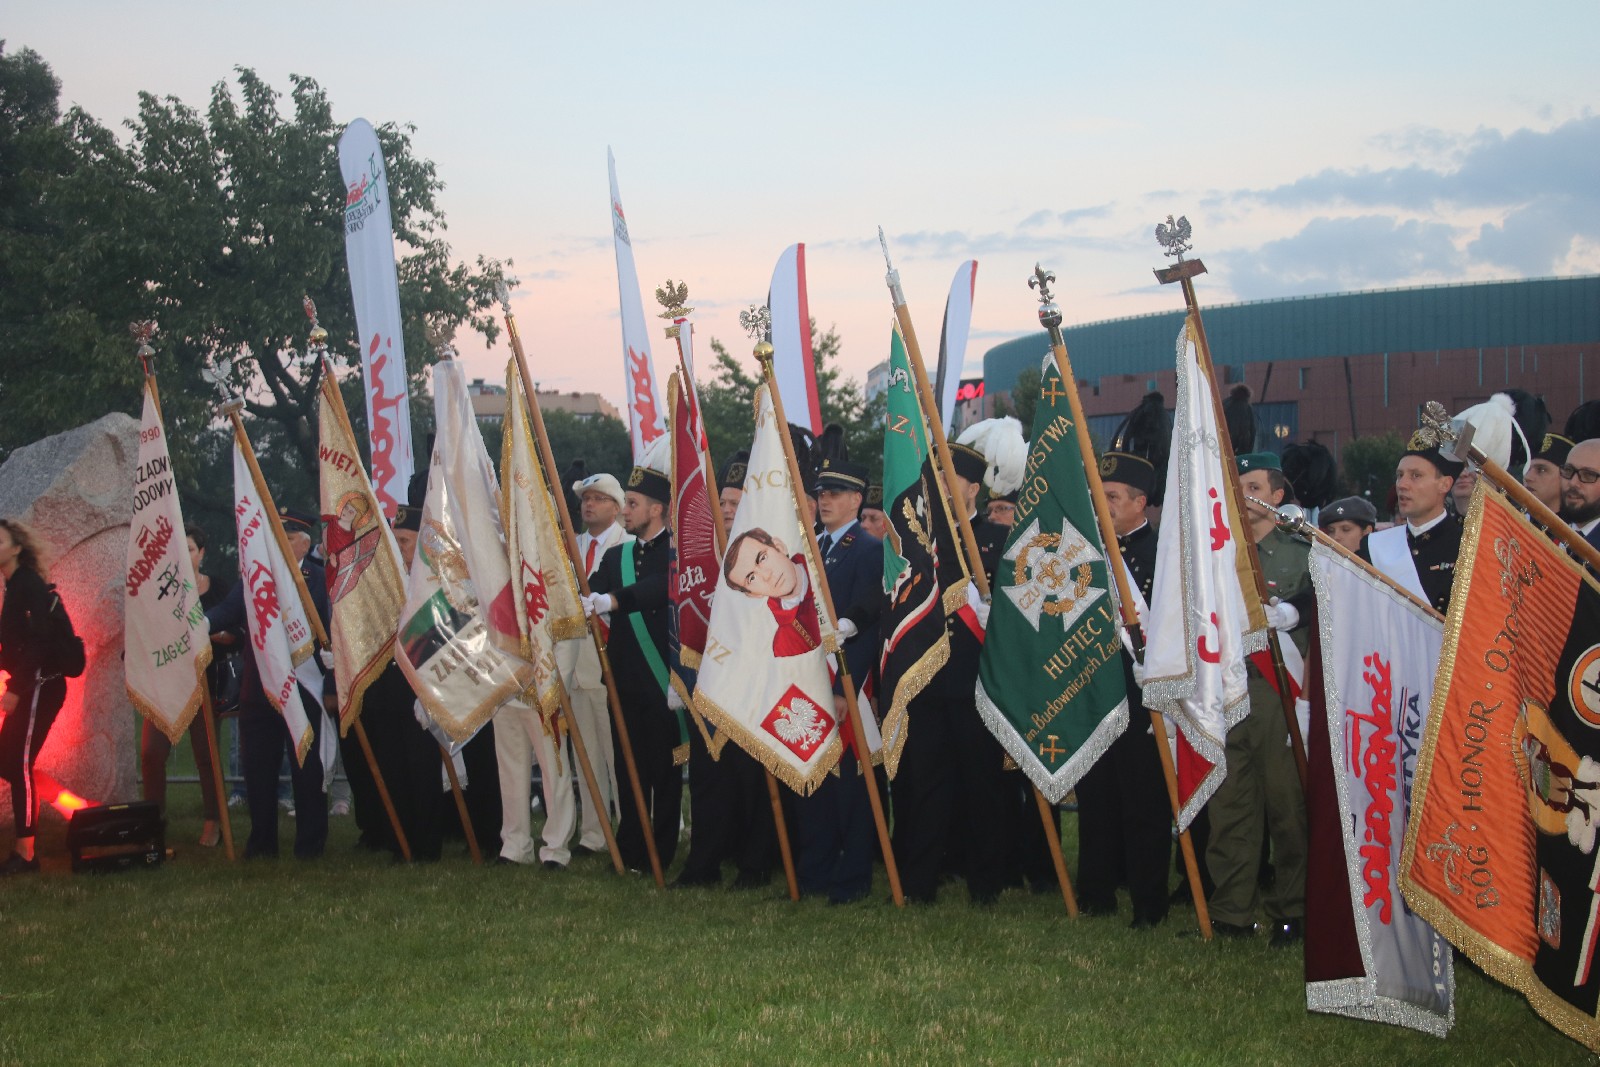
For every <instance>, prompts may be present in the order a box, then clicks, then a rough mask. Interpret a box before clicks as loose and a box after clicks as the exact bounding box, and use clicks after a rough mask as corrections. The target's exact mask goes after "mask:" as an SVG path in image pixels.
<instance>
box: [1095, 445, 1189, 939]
mask: <svg viewBox="0 0 1600 1067" xmlns="http://www.w3.org/2000/svg"><path fill="white" fill-rule="evenodd" d="M1100 480H1101V482H1102V483H1103V484H1104V486H1105V499H1106V504H1107V506H1108V508H1109V510H1110V512H1111V525H1112V528H1113V530H1115V532H1116V535H1117V547H1118V548H1119V549H1121V551H1122V559H1123V562H1124V563H1125V564H1126V565H1127V568H1128V575H1129V577H1130V578H1131V579H1132V580H1133V583H1134V585H1135V587H1136V588H1137V589H1138V593H1139V596H1140V597H1142V598H1143V599H1144V601H1145V603H1146V604H1149V603H1150V593H1151V587H1152V585H1153V584H1154V582H1155V572H1156V532H1155V528H1154V527H1152V526H1151V525H1150V523H1149V522H1148V521H1147V519H1146V517H1145V511H1146V508H1147V507H1148V505H1149V499H1150V493H1151V491H1152V490H1153V489H1154V487H1155V468H1154V467H1153V466H1151V464H1150V461H1149V460H1147V459H1144V458H1143V457H1142V456H1134V455H1130V454H1128V453H1125V452H1107V453H1106V454H1105V455H1104V456H1102V457H1101V459H1100ZM1151 608H1152V610H1159V609H1157V608H1156V607H1155V606H1154V605H1151ZM1124 665H1125V668H1126V670H1125V673H1126V675H1127V682H1128V727H1127V729H1125V730H1124V731H1123V732H1122V734H1121V736H1119V737H1118V738H1117V739H1116V740H1115V741H1113V742H1112V743H1111V747H1110V748H1109V749H1107V750H1106V752H1105V754H1104V755H1102V756H1101V757H1100V759H1099V760H1097V761H1096V762H1095V764H1094V766H1093V767H1091V768H1090V769H1089V771H1088V773H1086V774H1085V775H1084V776H1083V778H1082V779H1081V780H1080V781H1079V782H1078V789H1077V792H1078V903H1079V906H1080V907H1081V908H1082V910H1083V912H1084V914H1086V915H1112V914H1115V913H1116V910H1117V886H1118V884H1125V885H1127V887H1128V896H1129V897H1130V898H1131V899H1132V901H1133V928H1134V929H1136V930H1137V929H1142V928H1145V927H1151V926H1156V925H1158V924H1160V923H1161V922H1163V921H1164V920H1165V919H1166V917H1167V864H1168V863H1169V862H1170V859H1171V856H1172V805H1171V802H1170V801H1169V800H1168V798H1167V784H1166V781H1165V779H1164V778H1163V776H1162V773H1161V754H1160V753H1159V752H1157V751H1156V745H1157V744H1163V745H1164V744H1166V743H1167V739H1166V738H1165V737H1161V738H1157V737H1156V736H1155V734H1154V733H1153V732H1152V728H1151V722H1150V716H1149V715H1148V714H1147V713H1146V712H1145V710H1144V702H1143V700H1142V699H1141V696H1140V690H1139V686H1138V685H1137V684H1136V680H1135V678H1134V670H1133V660H1132V658H1131V657H1126V656H1125V657H1124Z"/></svg>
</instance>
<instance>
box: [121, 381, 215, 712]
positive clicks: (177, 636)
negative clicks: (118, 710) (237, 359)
mask: <svg viewBox="0 0 1600 1067" xmlns="http://www.w3.org/2000/svg"><path fill="white" fill-rule="evenodd" d="M127 562H128V572H127V576H126V580H127V585H126V589H127V596H126V597H125V599H124V601H123V605H124V607H123V642H124V662H125V664H126V667H127V686H128V699H129V700H130V701H131V702H132V703H133V706H134V707H136V708H138V709H139V712H140V714H142V715H143V716H144V717H145V718H147V719H149V720H150V722H151V724H152V725H154V726H155V727H156V728H157V729H158V730H160V731H161V732H162V733H164V734H166V735H167V737H168V739H169V740H171V741H173V742H174V743H176V742H177V740H178V738H179V737H181V736H182V735H183V731H185V730H187V729H188V728H189V721H190V720H191V719H192V718H194V713H195V712H196V711H197V710H198V709H199V707H200V690H201V687H202V686H203V685H205V684H206V665H207V664H209V663H210V662H211V638H210V637H209V635H208V634H209V627H208V626H207V624H206V612H205V609H204V608H202V607H201V606H200V592H199V588H198V586H197V585H196V583H195V574H194V567H193V566H191V565H190V562H189V551H188V541H187V539H186V538H185V537H184V533H183V512H182V511H181V510H180V509H179V507H178V487H177V485H176V484H175V483H174V481H173V477H172V457H171V456H170V455H169V454H168V453H167V434H166V430H165V429H163V428H162V425H161V416H160V415H159V414H158V413H157V411H156V402H155V396H154V394H153V392H152V391H151V388H150V386H149V385H146V386H145V391H144V419H143V421H142V422H141V423H140V425H139V465H138V466H137V467H135V468H134V473H133V517H132V518H131V519H130V520H129V522H128V560H127Z"/></svg>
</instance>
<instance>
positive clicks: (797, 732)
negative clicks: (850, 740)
mask: <svg viewBox="0 0 1600 1067" xmlns="http://www.w3.org/2000/svg"><path fill="white" fill-rule="evenodd" d="M836 725H837V723H836V722H835V721H834V718H833V716H832V715H829V714H828V713H827V711H825V710H824V709H823V708H822V706H821V705H820V704H818V703H817V702H816V701H814V700H812V699H811V698H810V697H808V696H806V695H805V694H804V693H803V692H801V691H800V689H799V687H798V686H793V685H791V686H790V687H789V689H788V691H787V692H785V693H784V694H783V699H781V700H779V701H778V703H777V704H775V705H773V708H772V710H771V711H770V712H768V713H767V717H766V718H765V719H763V720H762V722H761V726H762V728H763V729H764V730H766V731H767V732H768V733H769V734H771V735H772V736H773V737H775V738H777V739H778V740H779V741H780V742H781V743H782V744H783V746H784V747H785V748H787V749H788V750H789V751H790V752H793V753H794V754H795V755H796V756H798V757H799V758H800V759H802V760H809V759H810V758H811V757H812V755H813V754H814V753H815V752H816V751H817V749H819V748H821V747H822V746H823V744H824V743H826V742H827V740H828V737H829V735H830V734H831V733H833V729H834V727H835V726H836Z"/></svg>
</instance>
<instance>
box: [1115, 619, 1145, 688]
mask: <svg viewBox="0 0 1600 1067" xmlns="http://www.w3.org/2000/svg"><path fill="white" fill-rule="evenodd" d="M1117 635H1118V636H1119V637H1121V638H1122V647H1123V648H1124V649H1126V650H1127V652H1128V658H1129V659H1131V660H1133V681H1134V684H1135V685H1137V686H1139V687H1140V688H1141V689H1142V688H1144V664H1143V663H1140V662H1139V654H1138V653H1137V652H1135V651H1134V650H1133V634H1132V633H1131V632H1129V630H1128V628H1127V627H1126V626H1119V627H1118V628H1117Z"/></svg>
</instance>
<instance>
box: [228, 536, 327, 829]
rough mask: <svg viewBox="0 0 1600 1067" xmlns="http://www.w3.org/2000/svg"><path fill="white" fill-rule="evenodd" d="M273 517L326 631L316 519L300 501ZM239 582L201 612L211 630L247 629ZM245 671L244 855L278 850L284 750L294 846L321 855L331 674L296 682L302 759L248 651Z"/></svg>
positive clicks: (241, 721) (241, 742)
mask: <svg viewBox="0 0 1600 1067" xmlns="http://www.w3.org/2000/svg"><path fill="white" fill-rule="evenodd" d="M278 519H279V521H280V522H282V524H283V530H284V533H285V534H286V535H287V538H288V541H289V548H290V550H291V551H292V552H293V553H294V555H295V559H296V561H297V562H298V563H299V565H300V574H301V575H302V576H303V577H304V578H305V582H306V589H307V591H308V592H309V593H310V594H311V602H312V604H313V605H314V606H315V607H316V609H317V615H318V616H319V617H320V618H321V619H322V627H323V630H324V632H326V631H327V630H328V629H329V628H330V627H331V623H330V620H329V617H328V580H327V577H326V575H325V574H324V572H323V569H322V566H321V565H320V564H318V563H316V562H314V561H312V560H310V559H308V558H307V554H308V553H309V552H310V551H311V545H312V541H313V534H314V531H315V523H316V520H315V519H314V518H312V516H311V515H310V513H308V512H306V511H302V510H300V509H299V508H291V507H280V508H279V509H278ZM245 585H246V583H244V582H237V583H235V585H234V587H233V589H232V590H230V591H229V593H228V596H227V597H226V598H225V599H224V600H223V601H222V603H221V604H218V605H217V606H216V607H214V608H212V609H211V610H210V611H209V612H207V613H206V615H207V617H208V619H209V620H210V623H211V632H212V633H217V632H219V631H224V632H232V633H236V634H239V635H240V636H245V635H246V634H247V633H248V630H247V627H248V621H247V619H248V615H249V612H248V611H247V610H246V607H245V601H244V592H245ZM278 595H279V596H295V595H297V594H296V593H295V591H294V590H292V589H280V590H279V591H278ZM243 666H244V674H243V677H242V679H241V681H240V686H239V746H240V753H239V756H240V764H241V768H242V770H243V771H244V788H245V799H246V803H247V804H248V806H249V809H250V837H249V839H248V840H247V841H246V842H245V848H244V854H245V858H246V859H251V858H257V857H276V856H277V855H278V768H279V767H280V766H281V765H282V763H283V760H284V756H285V754H287V755H288V761H289V779H290V784H291V786H292V787H293V789H294V806H295V828H294V854H295V857H296V858H298V859H316V858H317V857H318V856H321V855H322V850H323V847H324V846H325V845H326V844H327V841H328V799H327V795H326V794H325V792H324V791H323V788H322V757H321V754H320V749H321V745H320V741H321V738H322V732H323V730H324V729H326V728H327V726H326V724H325V723H324V722H323V714H322V707H323V703H322V702H323V698H324V696H325V695H327V694H331V693H333V691H334V690H333V685H332V683H333V676H332V675H331V674H329V675H326V676H325V679H324V685H323V686H322V690H323V691H322V692H320V693H312V692H310V691H309V690H307V689H306V687H305V686H304V685H303V684H302V685H301V686H300V701H301V703H302V704H303V705H304V707H305V711H306V717H307V718H308V719H310V720H311V728H312V731H313V739H312V742H311V747H310V748H309V749H308V750H307V752H306V758H305V762H304V763H297V762H296V760H295V756H294V750H293V747H294V742H293V739H292V738H291V737H290V736H289V728H288V726H287V724H285V722H284V720H283V716H282V715H280V714H279V713H278V712H277V711H274V710H273V707H272V705H271V704H270V703H268V702H267V696H266V693H264V692H263V691H262V688H261V674H260V671H259V670H258V668H257V666H256V660H255V657H254V656H251V655H246V656H245V657H244V663H243Z"/></svg>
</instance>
